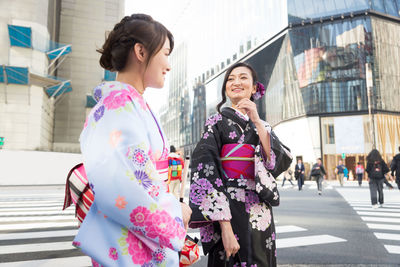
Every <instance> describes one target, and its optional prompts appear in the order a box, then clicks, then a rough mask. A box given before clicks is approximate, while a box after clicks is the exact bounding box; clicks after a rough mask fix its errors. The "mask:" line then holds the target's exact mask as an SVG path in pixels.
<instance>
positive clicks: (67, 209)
mask: <svg viewBox="0 0 400 267" xmlns="http://www.w3.org/2000/svg"><path fill="white" fill-rule="evenodd" d="M50 210H61V211H63V212H65V211H69V210H75V206H74V205H72V206H70V207H68V208H66V209H65V210H62V207H61V206H58V207H33V208H31V207H29V208H27V207H16V208H0V214H1V213H2V212H8V211H50Z"/></svg>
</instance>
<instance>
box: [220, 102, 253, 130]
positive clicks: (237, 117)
mask: <svg viewBox="0 0 400 267" xmlns="http://www.w3.org/2000/svg"><path fill="white" fill-rule="evenodd" d="M221 114H222V115H223V116H225V117H227V118H228V119H231V120H233V121H234V122H236V123H237V124H239V125H240V127H242V129H245V128H246V126H247V124H248V123H249V121H250V120H249V119H248V117H247V119H246V117H245V115H243V114H242V113H240V112H239V111H237V110H236V109H234V108H230V107H225V108H223V109H222V111H221Z"/></svg>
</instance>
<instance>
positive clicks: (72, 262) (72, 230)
mask: <svg viewBox="0 0 400 267" xmlns="http://www.w3.org/2000/svg"><path fill="white" fill-rule="evenodd" d="M2 191H3V192H1V193H0V267H7V266H13V267H14V266H20V267H25V266H91V261H90V259H89V257H87V256H85V255H83V254H82V253H81V252H80V251H79V250H78V249H76V248H74V247H73V246H72V240H73V238H74V236H75V235H76V233H77V232H78V223H77V220H76V218H75V216H74V213H75V211H74V207H70V208H68V209H67V210H65V211H62V210H61V209H62V204H63V200H64V188H63V187H61V186H60V187H54V186H53V187H51V188H50V187H49V188H44V187H38V188H30V189H29V190H25V191H24V189H15V188H14V189H12V190H8V191H10V192H6V193H5V191H6V190H2Z"/></svg>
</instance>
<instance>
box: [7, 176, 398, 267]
mask: <svg viewBox="0 0 400 267" xmlns="http://www.w3.org/2000/svg"><path fill="white" fill-rule="evenodd" d="M324 187H325V188H324V190H323V193H322V195H321V196H319V195H318V194H317V190H316V185H315V184H314V183H310V182H307V184H306V185H305V188H304V190H302V191H298V190H297V188H296V187H292V186H291V185H290V184H289V183H286V185H285V187H283V188H282V187H281V186H279V191H280V195H281V205H280V206H279V207H276V208H274V215H275V222H276V230H277V247H278V249H277V254H278V265H281V266H326V265H334V266H400V192H399V190H390V191H389V190H388V189H385V190H384V194H385V205H384V207H383V208H379V209H372V208H371V204H370V200H369V190H368V187H367V184H364V185H363V187H358V186H357V185H356V184H355V183H353V182H347V183H346V184H345V187H340V186H339V185H338V184H337V183H326V184H325V186H324ZM63 195H64V187H63V186H43V187H1V188H0V267H6V266H60V267H61V266H90V260H89V259H88V257H86V256H85V255H83V254H82V253H81V252H79V251H78V250H76V249H75V248H73V247H72V245H71V242H72V240H73V237H74V235H75V234H76V232H77V221H76V219H75V218H74V209H73V208H70V209H68V210H66V211H61V210H60V209H61V206H62V203H63ZM191 233H192V235H196V236H199V233H198V231H197V230H191ZM194 266H197V267H199V266H207V256H202V257H201V260H200V261H199V262H197V263H196V264H195V265H194Z"/></svg>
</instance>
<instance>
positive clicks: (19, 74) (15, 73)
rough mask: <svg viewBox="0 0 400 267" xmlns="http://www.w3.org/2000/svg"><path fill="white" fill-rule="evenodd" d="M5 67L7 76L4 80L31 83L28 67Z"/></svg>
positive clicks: (15, 82)
mask: <svg viewBox="0 0 400 267" xmlns="http://www.w3.org/2000/svg"><path fill="white" fill-rule="evenodd" d="M5 69H6V76H7V77H3V82H4V81H7V83H14V84H28V83H29V71H28V68H21V67H11V66H5ZM5 78H6V79H5Z"/></svg>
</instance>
